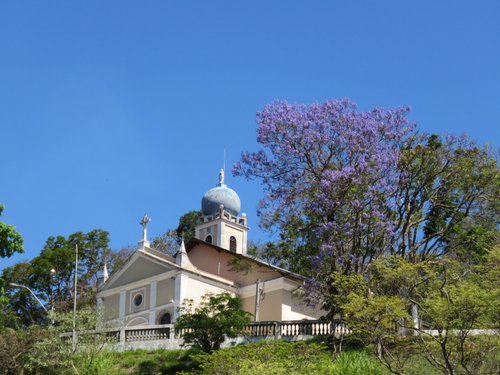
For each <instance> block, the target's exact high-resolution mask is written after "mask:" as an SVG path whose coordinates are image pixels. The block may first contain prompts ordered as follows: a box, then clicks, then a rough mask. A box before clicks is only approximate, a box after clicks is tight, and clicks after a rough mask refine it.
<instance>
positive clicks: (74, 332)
mask: <svg viewBox="0 0 500 375" xmlns="http://www.w3.org/2000/svg"><path fill="white" fill-rule="evenodd" d="M77 283H78V244H76V245H75V291H74V294H73V352H75V351H76V293H77V289H76V286H77Z"/></svg>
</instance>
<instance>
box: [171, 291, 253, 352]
mask: <svg viewBox="0 0 500 375" xmlns="http://www.w3.org/2000/svg"><path fill="white" fill-rule="evenodd" d="M179 315H180V316H179V318H178V319H177V321H176V322H175V330H176V331H178V332H180V331H182V338H183V339H184V344H185V345H192V346H193V347H197V348H200V349H201V350H203V351H204V352H206V353H211V352H212V351H214V350H217V349H219V348H220V346H221V344H222V343H223V342H224V340H225V339H226V337H230V338H234V337H237V336H238V335H239V334H241V332H242V331H243V328H244V327H245V326H246V325H247V324H248V323H250V314H249V313H248V312H246V311H244V310H243V309H242V306H241V300H240V299H239V298H238V297H233V296H232V295H231V294H229V293H227V292H226V293H221V294H216V295H210V294H207V295H205V296H204V297H203V300H202V301H201V303H200V304H199V305H198V306H195V305H194V301H193V300H186V301H184V302H183V303H182V305H181V307H180V308H179Z"/></svg>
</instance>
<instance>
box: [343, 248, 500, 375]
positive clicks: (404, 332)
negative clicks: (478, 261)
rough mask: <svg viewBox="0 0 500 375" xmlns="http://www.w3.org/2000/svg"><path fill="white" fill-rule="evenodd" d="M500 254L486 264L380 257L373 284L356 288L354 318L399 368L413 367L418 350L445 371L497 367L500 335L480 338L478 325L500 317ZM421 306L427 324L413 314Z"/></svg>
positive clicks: (350, 314)
mask: <svg viewBox="0 0 500 375" xmlns="http://www.w3.org/2000/svg"><path fill="white" fill-rule="evenodd" d="M499 254H500V249H498V248H495V249H492V250H491V251H490V252H489V253H488V256H487V260H486V261H485V263H484V264H482V265H480V266H467V265H466V266H464V265H463V264H461V263H459V262H456V261H454V260H453V259H450V258H444V259H440V260H438V261H425V262H419V263H412V262H410V261H408V260H405V259H403V258H402V257H400V256H391V257H387V258H380V259H378V260H376V261H375V262H373V263H372V264H371V265H370V267H369V271H368V273H367V278H366V281H365V287H364V288H360V289H358V290H357V291H355V292H351V293H350V294H349V295H348V297H347V302H346V303H345V304H344V306H343V310H344V312H345V316H346V322H347V324H348V325H349V327H350V328H351V329H352V330H353V332H354V333H355V334H356V335H358V336H359V337H360V338H361V339H362V340H363V341H364V342H365V343H367V344H372V345H373V348H374V349H375V351H376V353H377V354H378V357H379V358H380V359H381V361H382V362H383V363H384V364H385V365H386V366H387V367H388V368H389V369H390V371H391V372H393V373H396V374H403V373H405V371H406V370H405V365H406V363H407V361H408V359H409V358H410V357H411V356H413V355H416V354H418V355H420V356H424V357H425V358H426V359H427V360H428V362H429V363H430V364H431V365H432V366H434V367H435V368H437V369H438V370H439V371H441V372H442V373H444V374H450V375H451V374H457V373H467V374H476V373H485V372H488V371H491V373H495V372H497V371H498V368H495V366H497V367H498V364H497V365H495V364H494V363H495V360H494V352H495V347H497V346H498V345H499V344H500V341H499V338H498V336H497V335H492V336H480V337H474V336H472V334H471V330H472V329H477V328H481V329H485V328H494V327H498V326H499V324H500V320H499V316H498V311H499V309H500V287H499V285H500V267H499V263H500V262H499V259H500V256H499ZM415 306H417V307H418V309H419V311H420V319H421V320H422V322H423V323H422V322H415V321H414V320H413V319H414V316H413V317H412V316H411V314H410V313H409V311H411V309H412V308H414V307H415ZM417 323H419V324H417ZM429 328H431V329H432V331H431V330H429ZM492 366H493V367H492Z"/></svg>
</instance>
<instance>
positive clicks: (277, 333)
mask: <svg viewBox="0 0 500 375" xmlns="http://www.w3.org/2000/svg"><path fill="white" fill-rule="evenodd" d="M274 338H275V339H276V340H278V339H280V338H281V322H279V321H276V322H274Z"/></svg>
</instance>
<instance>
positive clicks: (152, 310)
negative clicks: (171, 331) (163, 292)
mask: <svg viewBox="0 0 500 375" xmlns="http://www.w3.org/2000/svg"><path fill="white" fill-rule="evenodd" d="M157 286H158V282H157V281H156V280H154V281H151V283H150V284H149V324H151V325H154V324H156V293H157Z"/></svg>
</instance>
